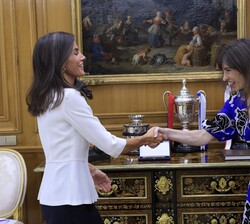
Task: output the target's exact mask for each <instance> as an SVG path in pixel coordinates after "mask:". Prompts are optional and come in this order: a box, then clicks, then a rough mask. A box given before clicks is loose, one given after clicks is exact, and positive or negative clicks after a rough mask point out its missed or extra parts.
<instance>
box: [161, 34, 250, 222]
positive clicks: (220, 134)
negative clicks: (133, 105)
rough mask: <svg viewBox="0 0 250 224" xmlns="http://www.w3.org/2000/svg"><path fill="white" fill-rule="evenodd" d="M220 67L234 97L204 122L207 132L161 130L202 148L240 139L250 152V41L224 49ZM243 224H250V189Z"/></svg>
mask: <svg viewBox="0 0 250 224" xmlns="http://www.w3.org/2000/svg"><path fill="white" fill-rule="evenodd" d="M217 63H218V68H220V69H221V70H222V72H223V81H224V82H226V84H227V85H229V86H230V88H231V97H230V98H229V99H228V100H227V101H226V102H225V104H224V106H223V108H222V109H221V110H220V112H219V113H218V114H217V115H216V116H215V117H214V118H213V119H212V120H210V121H209V120H204V121H203V123H202V126H203V128H204V129H201V130H190V131H185V132H183V131H182V130H175V129H170V128H159V129H158V132H159V133H163V134H164V135H165V139H169V140H172V141H176V142H180V143H184V144H188V145H194V146H202V145H206V144H208V143H209V142H210V141H211V140H213V139H214V138H215V139H217V140H218V141H226V140H229V139H236V138H237V139H239V140H240V141H241V142H244V143H245V145H247V146H248V148H250V119H249V117H250V39H246V38H242V39H237V40H234V41H233V42H231V43H230V44H228V45H227V46H225V47H223V48H222V50H221V51H220V53H219V55H218V58H217ZM242 223H243V224H245V223H250V185H249V187H248V194H247V198H246V204H245V210H244V215H243V221H242Z"/></svg>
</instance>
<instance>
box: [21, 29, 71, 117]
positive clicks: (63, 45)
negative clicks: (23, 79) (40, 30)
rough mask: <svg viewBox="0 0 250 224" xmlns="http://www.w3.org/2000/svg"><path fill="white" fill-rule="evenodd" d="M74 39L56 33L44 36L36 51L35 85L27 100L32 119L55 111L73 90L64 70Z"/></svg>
mask: <svg viewBox="0 0 250 224" xmlns="http://www.w3.org/2000/svg"><path fill="white" fill-rule="evenodd" d="M74 39H75V38H74V35H72V34H70V33H66V32H53V33H48V34H46V35H44V36H42V37H41V38H40V39H39V40H38V41H37V42H36V45H35V47H34V51H33V82H32V84H31V86H30V89H29V90H28V93H27V96H26V103H27V105H28V111H29V112H30V113H31V114H32V115H33V116H38V115H41V114H43V113H44V112H45V111H46V110H47V109H48V108H49V107H50V106H51V108H52V109H53V108H55V107H56V106H58V105H59V104H60V103H61V102H62V100H63V97H64V91H63V89H64V88H65V87H70V86H69V84H67V82H65V80H64V79H63V76H62V67H63V65H64V63H65V61H66V60H67V59H68V57H69V55H70V53H71V52H72V48H73V44H74Z"/></svg>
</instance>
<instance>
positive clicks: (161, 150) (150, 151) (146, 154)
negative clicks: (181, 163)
mask: <svg viewBox="0 0 250 224" xmlns="http://www.w3.org/2000/svg"><path fill="white" fill-rule="evenodd" d="M170 158H171V157H170V144H169V141H164V142H162V143H161V144H159V145H158V146H157V147H155V148H150V147H149V146H141V147H140V149H139V160H169V159H170Z"/></svg>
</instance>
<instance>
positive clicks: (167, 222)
mask: <svg viewBox="0 0 250 224" xmlns="http://www.w3.org/2000/svg"><path fill="white" fill-rule="evenodd" d="M157 220H158V221H156V224H172V223H174V220H173V217H171V216H170V217H169V216H168V214H167V213H163V214H162V216H161V217H157Z"/></svg>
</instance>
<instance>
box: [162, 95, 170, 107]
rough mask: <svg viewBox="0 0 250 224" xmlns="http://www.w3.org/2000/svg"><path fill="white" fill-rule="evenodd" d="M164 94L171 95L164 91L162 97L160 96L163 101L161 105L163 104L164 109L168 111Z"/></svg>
mask: <svg viewBox="0 0 250 224" xmlns="http://www.w3.org/2000/svg"><path fill="white" fill-rule="evenodd" d="M166 94H171V92H170V91H166V92H164V93H163V96H162V100H163V104H164V107H165V108H166V110H168V106H167V103H166V97H165V96H166Z"/></svg>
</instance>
